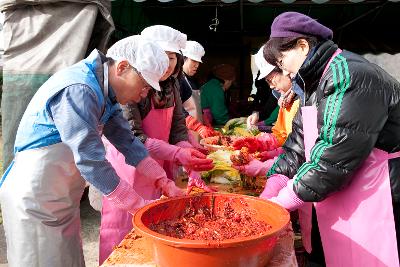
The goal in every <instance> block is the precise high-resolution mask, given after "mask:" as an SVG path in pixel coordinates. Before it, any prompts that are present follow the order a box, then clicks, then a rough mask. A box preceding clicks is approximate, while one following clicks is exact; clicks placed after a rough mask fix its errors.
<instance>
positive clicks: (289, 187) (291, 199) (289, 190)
mask: <svg viewBox="0 0 400 267" xmlns="http://www.w3.org/2000/svg"><path fill="white" fill-rule="evenodd" d="M293 181H294V178H293V179H290V180H289V181H288V182H287V184H286V186H285V187H284V188H282V190H281V191H279V194H278V196H276V197H272V198H270V199H268V200H270V201H272V202H275V203H277V204H279V205H281V206H282V207H284V208H285V209H287V210H290V211H294V210H296V209H298V208H300V207H301V206H302V205H303V204H304V201H303V200H301V199H300V198H299V197H298V196H297V195H296V193H295V192H294V191H293Z"/></svg>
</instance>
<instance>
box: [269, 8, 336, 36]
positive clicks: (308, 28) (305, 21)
mask: <svg viewBox="0 0 400 267" xmlns="http://www.w3.org/2000/svg"><path fill="white" fill-rule="evenodd" d="M304 35H309V36H315V37H320V38H322V39H325V40H328V39H329V40H330V39H332V37H333V32H332V30H331V29H329V28H327V27H325V26H324V25H322V24H320V23H319V22H317V21H316V20H315V19H313V18H310V17H309V16H306V15H304V14H301V13H298V12H284V13H282V14H280V15H279V16H277V17H276V18H275V19H274V21H273V22H272V25H271V35H270V38H272V37H300V36H304Z"/></svg>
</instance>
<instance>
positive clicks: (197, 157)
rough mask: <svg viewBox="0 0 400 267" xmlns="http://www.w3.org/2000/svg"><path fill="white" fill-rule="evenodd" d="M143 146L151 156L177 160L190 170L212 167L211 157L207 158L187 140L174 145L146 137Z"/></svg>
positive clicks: (203, 169) (209, 168) (202, 169)
mask: <svg viewBox="0 0 400 267" xmlns="http://www.w3.org/2000/svg"><path fill="white" fill-rule="evenodd" d="M145 146H146V148H147V149H148V151H149V153H150V155H151V156H152V157H154V158H156V159H162V160H172V161H178V162H179V163H180V164H181V165H183V166H185V167H186V168H188V169H191V170H197V171H208V170H211V169H212V168H213V167H214V165H213V164H212V160H211V159H207V158H206V155H204V154H203V153H201V152H199V151H197V150H196V149H194V148H193V146H192V145H191V144H190V143H189V142H187V141H181V142H179V143H177V145H176V146H174V145H170V144H168V143H167V142H164V141H162V140H159V139H154V138H147V140H146V142H145Z"/></svg>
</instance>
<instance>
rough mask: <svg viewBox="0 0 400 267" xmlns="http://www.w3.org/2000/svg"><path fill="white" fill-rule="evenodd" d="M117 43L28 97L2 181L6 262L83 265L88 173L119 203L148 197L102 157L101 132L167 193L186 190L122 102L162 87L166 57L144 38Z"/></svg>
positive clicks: (128, 206)
mask: <svg viewBox="0 0 400 267" xmlns="http://www.w3.org/2000/svg"><path fill="white" fill-rule="evenodd" d="M120 49H121V50H122V51H123V53H121V54H123V55H124V57H122V58H118V59H110V58H107V57H105V56H104V55H103V54H101V53H100V52H99V51H97V50H94V51H92V53H91V54H90V55H89V56H88V57H87V58H85V59H84V60H82V61H80V62H78V63H76V64H75V65H73V66H71V67H69V68H67V69H64V70H62V71H59V72H57V73H55V74H54V75H53V76H52V77H50V79H49V80H48V81H47V82H46V83H44V84H43V85H42V86H41V87H40V88H39V90H38V91H37V93H36V94H35V95H34V97H33V98H32V100H31V102H30V103H29V105H28V107H27V109H26V111H25V113H24V115H23V117H22V120H21V122H20V125H19V128H18V131H17V135H16V141H15V148H14V150H15V158H14V161H13V163H12V164H11V165H10V167H9V168H8V169H7V171H6V173H5V174H4V176H3V177H2V180H1V182H0V185H1V188H0V198H1V203H2V212H3V219H4V229H5V233H6V238H7V258H8V264H9V266H10V267H13V266H17V267H20V266H38V267H39V266H40V267H43V266H49V267H50V266H51V267H55V266H84V265H85V263H84V259H83V253H82V244H81V237H80V216H79V213H80V211H79V205H80V199H81V196H82V193H83V190H84V187H85V180H86V181H88V182H89V183H90V184H92V185H93V186H95V187H96V188H97V189H98V190H100V191H101V192H102V193H103V194H104V195H105V196H106V197H107V198H108V199H109V200H110V201H111V202H112V203H113V204H114V205H116V206H117V207H119V208H121V209H124V210H127V211H129V212H134V211H135V210H136V209H137V207H141V206H143V205H144V204H146V201H145V200H144V199H143V198H142V197H140V196H139V195H138V194H137V193H136V192H135V191H134V189H133V188H132V187H131V186H130V185H129V184H128V183H127V182H125V181H124V180H122V179H120V178H119V177H118V175H117V174H116V172H115V170H114V169H113V168H112V166H111V165H110V163H109V162H108V161H107V160H106V159H105V148H104V146H103V142H102V140H101V136H102V134H104V136H105V137H106V138H107V139H108V140H109V141H110V142H111V143H112V144H113V145H114V146H115V147H116V148H117V149H118V150H119V151H120V152H121V153H122V154H123V155H124V156H125V159H126V162H127V163H128V164H130V165H132V166H135V167H136V169H137V171H138V172H141V173H142V174H143V175H144V176H145V177H147V178H148V179H149V180H151V181H154V187H156V188H160V189H161V190H162V191H163V193H164V195H166V196H178V195H182V194H183V193H182V191H181V190H180V189H178V188H177V187H176V186H175V184H174V182H173V181H171V180H169V179H168V178H167V177H166V175H165V172H164V170H163V169H162V168H161V167H160V166H159V165H158V163H157V162H155V161H154V160H153V159H151V158H150V157H149V155H148V152H147V150H146V149H145V147H144V146H143V144H142V142H140V141H139V140H138V139H136V138H135V137H134V136H133V135H132V133H131V131H130V129H129V125H128V122H127V121H126V120H125V119H124V118H123V116H122V114H121V112H120V106H119V104H127V103H132V102H138V101H140V99H141V98H142V97H145V96H146V95H147V92H148V90H149V89H150V88H151V87H153V88H155V89H156V90H160V86H159V81H160V79H162V76H163V75H164V73H165V71H166V70H167V67H168V63H169V61H168V57H167V55H166V54H165V52H164V51H163V50H162V49H161V48H160V47H159V46H158V45H156V44H153V43H149V42H148V41H143V40H140V41H135V42H133V41H132V42H125V45H124V46H123V47H121V48H120ZM81 177H83V178H84V179H82V178H81Z"/></svg>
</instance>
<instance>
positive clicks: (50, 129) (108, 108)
mask: <svg viewBox="0 0 400 267" xmlns="http://www.w3.org/2000/svg"><path fill="white" fill-rule="evenodd" d="M102 59H104V57H103V58H102V56H101V55H100V53H99V52H98V51H97V50H93V51H92V53H91V54H90V55H89V56H88V57H87V58H85V59H84V60H82V61H80V62H78V63H76V64H74V65H72V66H70V67H68V68H66V69H64V70H61V71H59V72H57V73H55V74H54V75H53V76H51V77H50V78H49V79H48V80H47V81H46V82H45V83H44V84H43V85H42V86H41V87H40V88H39V89H38V91H37V92H36V94H35V95H34V96H33V98H32V100H31V101H30V103H29V105H28V107H27V108H26V110H25V113H24V115H23V117H22V119H21V122H20V124H19V127H18V131H17V135H16V139H15V145H14V153H16V152H20V151H24V150H27V149H33V148H39V147H44V146H49V145H53V144H56V143H59V142H61V137H60V133H59V132H58V130H57V128H56V126H55V125H54V121H53V120H52V118H51V116H50V109H49V102H50V100H51V99H52V98H53V97H54V96H56V95H57V94H58V93H59V92H60V91H62V90H63V89H64V88H66V87H68V86H70V85H73V84H84V85H87V86H88V87H90V89H91V90H93V91H94V92H95V94H96V95H97V98H98V104H99V107H100V108H101V109H102V110H104V112H103V115H102V117H101V118H99V122H98V124H99V125H104V124H105V123H106V122H107V120H108V119H109V118H110V116H111V115H112V114H113V113H114V112H115V111H117V110H118V109H120V106H119V104H113V103H112V101H111V100H110V98H109V97H108V96H107V97H106V98H105V97H104V81H103V80H104V77H103V75H104V70H103V63H104V61H103V60H102ZM96 74H97V76H96ZM98 76H100V77H98Z"/></svg>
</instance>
